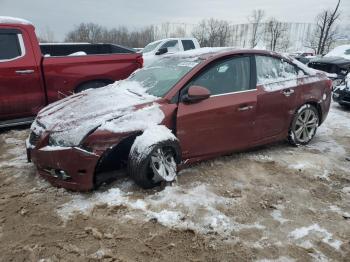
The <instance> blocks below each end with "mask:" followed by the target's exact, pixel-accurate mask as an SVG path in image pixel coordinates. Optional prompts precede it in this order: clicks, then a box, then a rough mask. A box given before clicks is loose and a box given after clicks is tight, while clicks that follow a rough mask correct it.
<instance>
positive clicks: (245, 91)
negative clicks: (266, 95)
mask: <svg viewBox="0 0 350 262" xmlns="http://www.w3.org/2000/svg"><path fill="white" fill-rule="evenodd" d="M257 90H258V89H257V88H255V89H249V90H242V91H237V92H229V93H223V94H218V95H211V96H210V97H217V96H226V95H232V94H240V93H248V92H252V91H257Z"/></svg>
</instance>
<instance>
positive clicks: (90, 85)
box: [75, 81, 109, 93]
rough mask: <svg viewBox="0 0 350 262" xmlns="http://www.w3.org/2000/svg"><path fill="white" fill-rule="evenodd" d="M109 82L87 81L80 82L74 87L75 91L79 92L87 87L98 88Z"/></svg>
mask: <svg viewBox="0 0 350 262" xmlns="http://www.w3.org/2000/svg"><path fill="white" fill-rule="evenodd" d="M108 84H109V83H107V82H104V81H93V82H88V83H85V84H82V85H80V86H78V87H77V88H76V89H75V93H80V92H82V91H85V90H88V89H94V88H99V87H103V86H106V85H108Z"/></svg>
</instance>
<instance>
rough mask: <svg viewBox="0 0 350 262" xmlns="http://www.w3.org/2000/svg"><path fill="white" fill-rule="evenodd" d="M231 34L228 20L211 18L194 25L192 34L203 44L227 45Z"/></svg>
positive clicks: (210, 45) (209, 45)
mask: <svg viewBox="0 0 350 262" xmlns="http://www.w3.org/2000/svg"><path fill="white" fill-rule="evenodd" d="M230 34H231V30H230V25H229V23H228V22H227V21H224V20H217V19H214V18H211V19H209V20H202V21H201V22H200V23H199V24H198V25H197V26H195V27H194V29H193V31H192V35H193V36H194V37H196V38H197V39H198V41H199V43H200V45H201V46H208V47H213V46H226V44H227V43H228V41H229V38H230Z"/></svg>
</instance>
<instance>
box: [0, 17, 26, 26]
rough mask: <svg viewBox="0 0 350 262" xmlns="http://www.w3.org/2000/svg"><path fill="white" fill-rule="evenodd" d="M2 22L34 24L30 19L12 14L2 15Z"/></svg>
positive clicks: (0, 19)
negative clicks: (12, 15)
mask: <svg viewBox="0 0 350 262" xmlns="http://www.w3.org/2000/svg"><path fill="white" fill-rule="evenodd" d="M0 24H22V25H33V24H32V22H29V21H28V20H25V19H22V18H17V17H11V16H0Z"/></svg>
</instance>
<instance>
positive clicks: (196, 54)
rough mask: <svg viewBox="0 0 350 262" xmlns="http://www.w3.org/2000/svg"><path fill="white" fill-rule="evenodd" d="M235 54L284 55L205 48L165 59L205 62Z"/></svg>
mask: <svg viewBox="0 0 350 262" xmlns="http://www.w3.org/2000/svg"><path fill="white" fill-rule="evenodd" d="M234 54H261V55H271V56H278V57H282V55H280V54H278V53H276V52H271V51H266V50H258V49H237V48H234V47H204V48H197V49H192V50H188V51H183V52H178V53H174V54H168V55H165V56H164V58H165V57H178V58H183V59H186V58H201V59H204V60H207V59H210V58H213V59H215V58H218V57H221V56H227V55H234Z"/></svg>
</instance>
